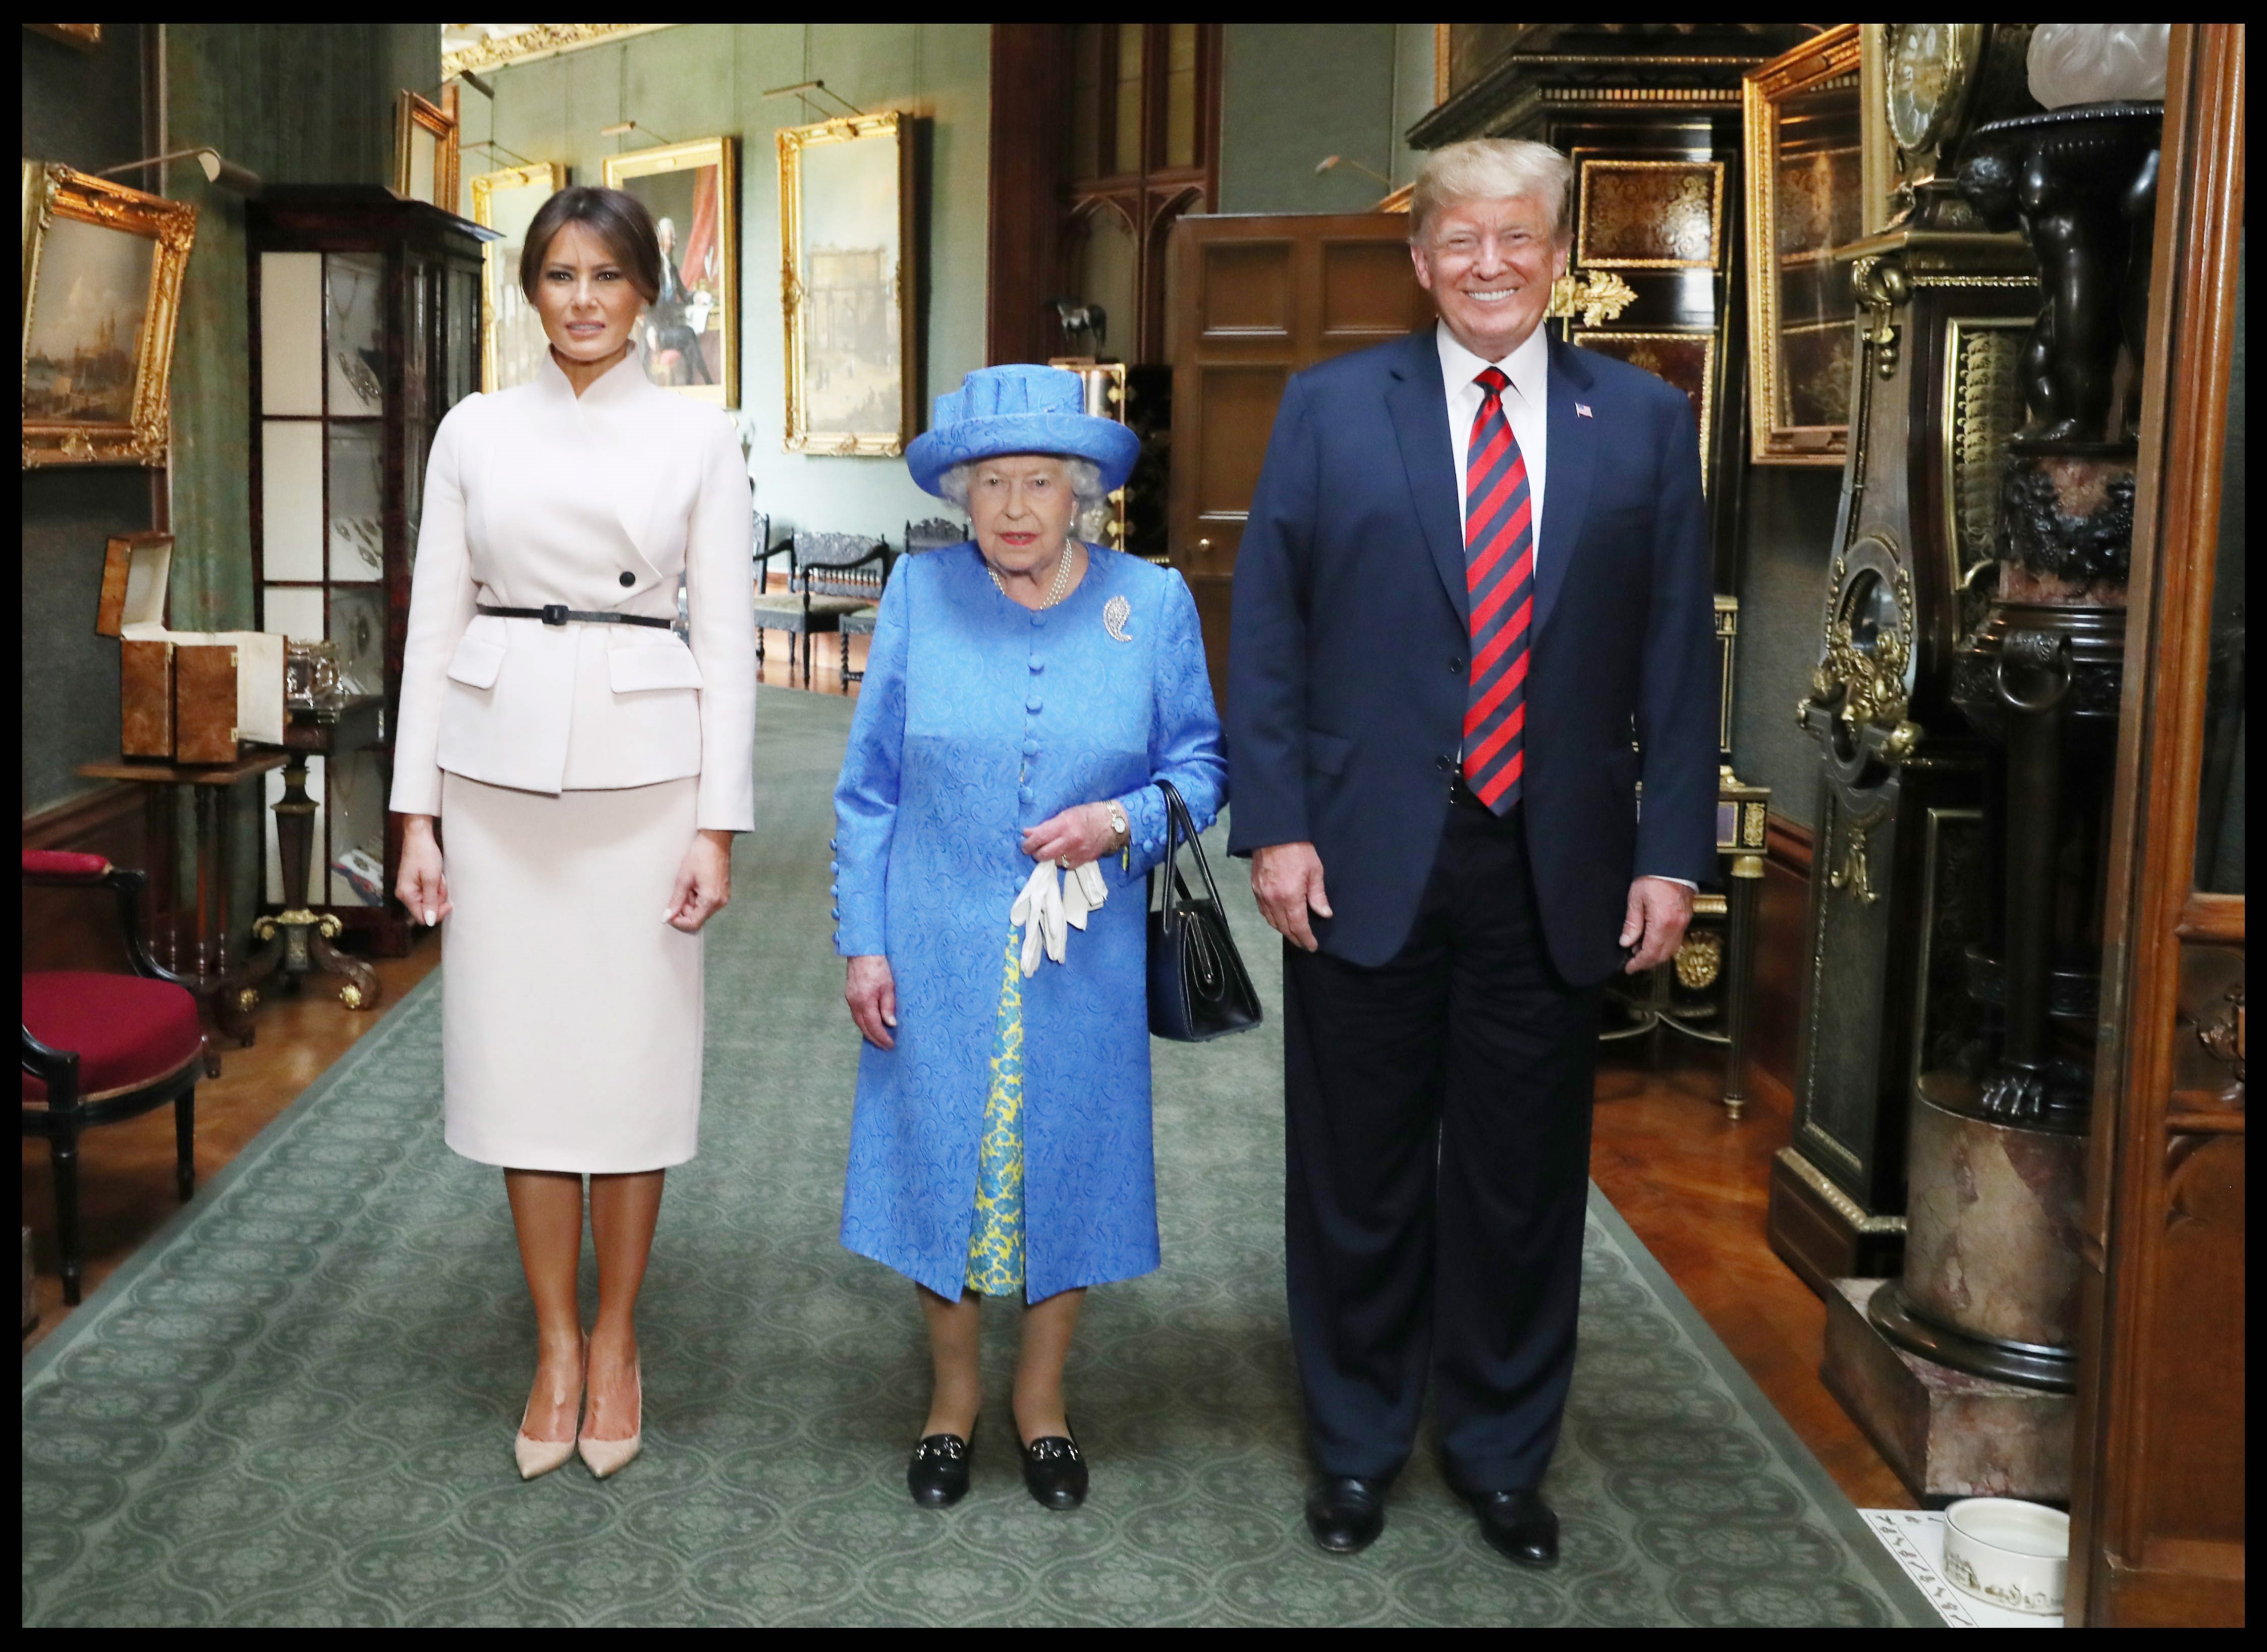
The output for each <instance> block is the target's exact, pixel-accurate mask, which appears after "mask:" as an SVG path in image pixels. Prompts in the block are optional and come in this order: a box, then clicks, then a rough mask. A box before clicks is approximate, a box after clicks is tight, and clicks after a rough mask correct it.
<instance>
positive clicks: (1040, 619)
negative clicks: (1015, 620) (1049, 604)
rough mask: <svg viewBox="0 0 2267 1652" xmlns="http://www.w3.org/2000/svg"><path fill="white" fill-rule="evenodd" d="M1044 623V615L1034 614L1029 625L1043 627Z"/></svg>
mask: <svg viewBox="0 0 2267 1652" xmlns="http://www.w3.org/2000/svg"><path fill="white" fill-rule="evenodd" d="M1046 622H1047V616H1046V615H1045V614H1044V613H1035V614H1033V615H1032V616H1031V623H1032V624H1033V625H1045V623H1046Z"/></svg>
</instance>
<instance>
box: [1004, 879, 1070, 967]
mask: <svg viewBox="0 0 2267 1652" xmlns="http://www.w3.org/2000/svg"><path fill="white" fill-rule="evenodd" d="M1008 921H1009V922H1010V923H1020V924H1022V925H1023V974H1024V976H1025V977H1026V978H1029V977H1031V976H1033V975H1036V974H1038V973H1039V951H1040V949H1041V948H1042V947H1044V948H1045V951H1046V955H1047V956H1048V957H1049V958H1053V959H1054V961H1055V962H1056V963H1058V964H1060V963H1061V962H1062V961H1063V941H1064V938H1065V934H1066V925H1067V922H1068V919H1067V915H1066V914H1065V912H1064V910H1063V896H1062V885H1061V883H1060V881H1058V879H1057V878H1056V877H1055V866H1054V863H1053V861H1041V862H1040V863H1038V865H1037V866H1034V867H1033V868H1032V869H1031V878H1030V881H1028V882H1027V883H1025V884H1024V885H1023V892H1022V893H1021V894H1019V895H1017V896H1016V904H1015V905H1014V906H1012V907H1009V909H1008Z"/></svg>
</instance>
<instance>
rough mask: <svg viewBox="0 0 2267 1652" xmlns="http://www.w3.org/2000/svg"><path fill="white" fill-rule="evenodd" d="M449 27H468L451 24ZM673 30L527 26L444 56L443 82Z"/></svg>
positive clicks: (595, 25)
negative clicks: (465, 74)
mask: <svg viewBox="0 0 2267 1652" xmlns="http://www.w3.org/2000/svg"><path fill="white" fill-rule="evenodd" d="M462 26H463V25H453V24H452V25H451V27H462ZM671 27H674V25H672V24H668V23H530V24H525V25H524V26H521V27H519V28H517V29H516V30H514V31H513V32H512V33H510V34H499V35H494V36H491V37H489V38H488V39H485V40H474V41H473V42H471V43H470V44H469V45H465V46H460V47H458V48H455V49H454V50H451V51H444V52H443V53H442V54H441V74H442V76H443V77H444V78H445V79H451V80H453V79H454V78H456V77H458V76H459V75H461V74H463V73H464V72H465V71H466V70H472V71H473V73H475V74H479V73H481V72H483V71H485V70H491V69H508V68H510V66H511V65H512V64H514V63H526V62H533V61H534V60H535V59H537V58H539V57H554V56H556V55H558V54H560V53H561V52H572V51H578V50H580V49H581V48H583V47H585V46H596V45H598V44H599V43H600V42H601V41H605V40H620V38H621V37H622V36H623V35H626V34H645V33H651V32H652V31H653V30H656V29H666V28H671Z"/></svg>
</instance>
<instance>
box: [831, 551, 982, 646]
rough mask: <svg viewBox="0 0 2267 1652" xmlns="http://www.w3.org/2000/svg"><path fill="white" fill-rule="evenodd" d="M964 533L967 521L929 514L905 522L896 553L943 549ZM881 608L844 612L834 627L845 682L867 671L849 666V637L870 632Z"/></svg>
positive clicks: (867, 607) (869, 634) (872, 605)
mask: <svg viewBox="0 0 2267 1652" xmlns="http://www.w3.org/2000/svg"><path fill="white" fill-rule="evenodd" d="M967 537H968V525H967V524H965V523H963V522H955V521H953V520H951V519H950V518H947V517H930V518H928V519H927V520H926V521H922V522H908V523H906V540H905V547H904V549H903V550H902V551H900V552H899V554H900V555H903V556H916V555H919V554H921V552H923V551H939V550H943V548H944V547H946V546H948V545H957V544H959V543H960V542H961V541H962V540H965V539H966V538H967ZM881 612H882V608H881V604H880V603H879V602H878V601H877V602H875V603H872V604H870V605H869V606H866V607H863V608H861V609H859V610H858V611H857V612H856V613H846V614H844V615H843V616H842V623H841V624H840V626H838V627H837V628H836V629H837V630H838V631H839V632H840V634H841V639H842V641H841V649H842V681H843V683H844V684H845V686H847V685H848V684H851V683H855V682H857V681H858V680H860V679H862V678H863V677H864V676H865V675H866V673H865V672H854V671H852V670H851V669H850V639H851V638H852V637H854V636H871V635H874V621H875V620H877V618H879V617H880V615H881Z"/></svg>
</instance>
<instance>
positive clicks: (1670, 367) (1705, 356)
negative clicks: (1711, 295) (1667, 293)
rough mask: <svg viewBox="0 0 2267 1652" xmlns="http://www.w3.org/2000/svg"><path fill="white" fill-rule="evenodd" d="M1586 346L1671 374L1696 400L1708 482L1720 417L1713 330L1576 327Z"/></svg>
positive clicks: (1704, 479) (1702, 472) (1695, 418)
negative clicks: (1711, 440)
mask: <svg viewBox="0 0 2267 1652" xmlns="http://www.w3.org/2000/svg"><path fill="white" fill-rule="evenodd" d="M1571 342H1573V343H1574V344H1578V345H1580V346H1581V348H1582V349H1586V350H1596V351H1597V353H1598V354H1599V355H1601V356H1612V357H1613V358H1614V359H1615V360H1616V361H1618V362H1627V363H1629V364H1630V365H1631V366H1632V367H1642V368H1643V369H1644V370H1645V371H1647V372H1649V373H1651V374H1652V375H1653V376H1654V378H1665V379H1667V380H1668V381H1669V383H1670V384H1672V385H1676V387H1677V388H1678V389H1679V390H1681V391H1683V392H1684V393H1685V395H1686V396H1687V397H1688V398H1690V399H1691V403H1692V418H1693V422H1695V423H1696V424H1698V426H1699V427H1700V452H1701V465H1700V481H1701V484H1702V485H1703V486H1704V487H1705V486H1706V484H1707V481H1708V468H1709V467H1708V464H1707V453H1708V451H1709V450H1708V438H1709V436H1710V434H1711V433H1712V432H1713V429H1714V425H1715V418H1716V334H1715V332H1714V330H1713V328H1700V329H1695V330H1693V331H1691V332H1668V331H1662V332H1651V333H1647V332H1638V331H1633V330H1625V329H1624V328H1621V327H1576V328H1574V334H1573V337H1572V339H1571Z"/></svg>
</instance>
